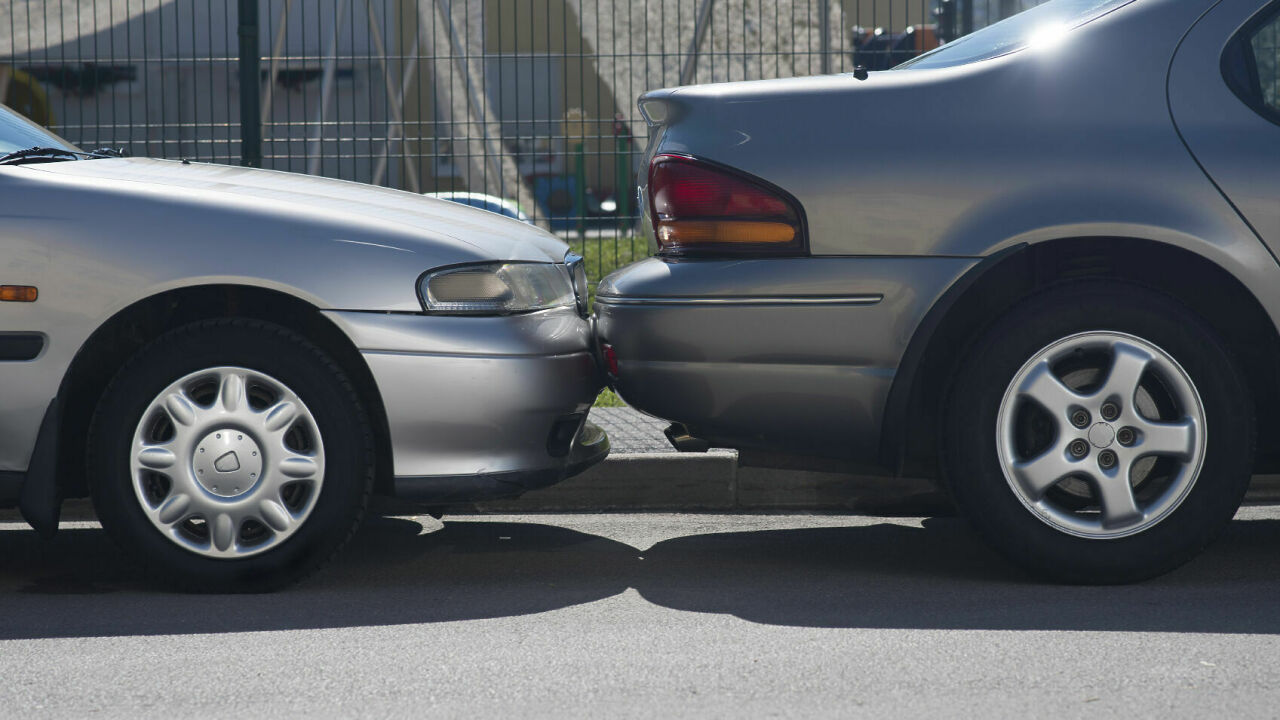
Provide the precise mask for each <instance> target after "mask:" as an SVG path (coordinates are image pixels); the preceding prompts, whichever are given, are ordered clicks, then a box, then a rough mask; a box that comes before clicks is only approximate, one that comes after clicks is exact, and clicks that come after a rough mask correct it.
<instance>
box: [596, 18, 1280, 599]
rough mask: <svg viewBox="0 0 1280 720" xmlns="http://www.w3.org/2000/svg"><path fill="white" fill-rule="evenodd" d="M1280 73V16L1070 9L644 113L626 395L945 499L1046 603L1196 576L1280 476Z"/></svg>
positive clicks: (608, 342)
mask: <svg viewBox="0 0 1280 720" xmlns="http://www.w3.org/2000/svg"><path fill="white" fill-rule="evenodd" d="M1278 48H1280V3H1277V2H1265V1H1264V0H1221V1H1220V2H1219V1H1216V0H1054V1H1052V2H1049V3H1046V4H1044V5H1041V6H1039V7H1036V8H1034V9H1032V10H1029V11H1027V12H1025V13H1023V14H1020V15H1017V16H1014V17H1012V18H1010V19H1008V20H1006V21H1004V22H1001V23H999V24H996V25H992V26H991V27H988V28H986V29H984V30H982V31H979V32H976V33H974V34H972V35H970V36H968V37H965V38H963V39H960V40H958V41H955V42H952V43H948V44H946V45H944V46H942V47H941V48H939V49H937V50H935V51H932V52H930V53H927V54H925V55H923V56H921V57H919V58H918V59H915V60H913V61H910V62H908V63H905V64H903V65H901V66H899V67H898V68H896V69H894V70H892V71H887V72H878V73H870V74H868V73H866V72H864V71H858V72H855V73H851V74H847V75H838V76H828V77H815V78H800V79H790V80H775V81H762V82H747V83H730V84H719V85H706V86H700V87H688V88H679V89H674V90H660V91H657V92H651V93H648V94H646V95H645V96H643V97H642V98H641V99H640V107H641V110H642V112H643V113H644V114H645V116H646V119H647V120H648V122H649V124H650V127H651V135H650V139H649V145H648V149H647V151H646V157H645V166H646V167H647V173H646V174H645V176H644V177H643V178H641V189H640V192H641V197H642V203H641V204H642V206H643V207H644V208H645V210H646V212H647V217H646V222H645V225H646V226H647V229H648V231H650V232H651V233H652V234H653V242H654V246H655V249H656V254H657V257H654V258H650V259H648V260H645V261H642V262H640V263H638V264H635V265H633V266H631V267H628V268H626V269H623V270H621V271H619V272H617V273H615V274H613V275H611V276H609V277H608V278H606V279H605V280H604V282H603V283H602V284H601V286H600V288H599V289H598V295H597V308H598V311H597V312H598V332H599V335H600V339H601V342H602V343H603V348H602V349H603V351H604V357H605V359H606V361H607V362H608V364H609V366H610V370H611V372H612V373H613V383H614V384H615V385H616V388H617V390H618V392H619V393H620V394H621V396H622V397H623V398H624V399H625V400H626V401H627V402H629V403H631V404H633V405H635V406H636V407H638V408H640V409H642V410H644V411H646V412H649V413H652V414H654V415H657V416H660V417H663V418H668V419H670V420H672V421H674V422H675V425H674V426H673V427H672V429H671V430H670V431H669V432H670V434H671V435H672V436H673V438H674V439H675V440H676V442H677V444H678V445H680V446H683V447H697V446H705V445H707V444H711V445H717V446H727V447H735V448H741V449H742V450H743V453H742V458H743V461H744V462H748V463H751V462H756V463H768V464H775V465H784V466H802V467H803V466H811V465H813V464H814V463H815V459H817V458H836V459H838V461H839V462H838V463H836V464H835V465H834V466H838V467H842V468H846V469H858V470H862V471H866V472H878V473H883V474H886V475H899V476H901V475H910V476H922V475H928V476H933V477H941V478H944V479H945V480H946V487H948V488H950V490H951V491H952V492H953V493H954V497H955V499H956V501H957V502H958V504H959V506H960V507H961V508H962V510H963V511H964V512H965V513H966V514H967V515H968V517H969V518H970V519H971V520H972V522H973V525H974V526H975V527H976V528H977V529H978V531H979V532H980V533H981V534H982V535H983V536H984V537H985V538H986V539H987V540H989V541H990V542H991V543H992V544H994V545H995V546H996V547H997V548H999V549H1000V550H1002V551H1003V552H1004V553H1005V554H1007V555H1008V556H1009V557H1010V558H1012V559H1013V560H1015V561H1017V562H1018V563H1020V564H1021V565H1023V566H1025V567H1026V568H1028V569H1030V570H1032V571H1034V572H1036V573H1039V574H1041V575H1044V576H1047V577H1049V578H1053V579H1057V580H1063V581H1071V582H1123V581H1132V580H1137V579H1142V578H1147V577H1151V576H1154V575H1156V574H1159V573H1162V572H1165V571H1167V570H1169V569H1171V568H1173V567H1175V566H1177V565H1178V564H1180V563H1182V562H1184V561H1186V560H1187V559H1188V558H1190V557H1191V556H1192V555H1193V554H1195V553H1196V552H1197V551H1199V550H1200V549H1201V548H1203V547H1204V546H1205V544H1206V543H1208V542H1209V541H1210V540H1212V539H1213V537H1214V536H1215V535H1216V534H1218V532H1219V531H1220V530H1221V529H1222V528H1223V526H1224V525H1225V523H1226V522H1227V521H1228V520H1229V519H1230V518H1231V517H1232V514H1233V513H1234V512H1235V510H1236V508H1237V507H1238V505H1239V503H1240V501H1241V498H1242V496H1243V494H1244V492H1245V489H1246V486H1247V485H1248V483H1249V480H1250V474H1251V473H1252V472H1254V471H1255V470H1256V471H1266V470H1274V469H1275V468H1276V467H1277V465H1276V463H1275V459H1276V457H1277V450H1280V433H1278V432H1277V431H1278V430H1280V388H1278V386H1277V372H1276V368H1277V367H1280V336H1278V335H1277V330H1276V328H1277V321H1280V266H1277V262H1276V256H1275V253H1276V252H1277V251H1280V126H1278V123H1280V49H1278ZM825 465H826V466H827V467H832V466H833V464H832V463H830V462H826V463H825Z"/></svg>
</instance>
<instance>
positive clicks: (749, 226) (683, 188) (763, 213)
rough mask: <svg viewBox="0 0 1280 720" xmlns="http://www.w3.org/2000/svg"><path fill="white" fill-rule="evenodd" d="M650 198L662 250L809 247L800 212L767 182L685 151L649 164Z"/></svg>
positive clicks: (752, 250)
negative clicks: (702, 159) (682, 153)
mask: <svg viewBox="0 0 1280 720" xmlns="http://www.w3.org/2000/svg"><path fill="white" fill-rule="evenodd" d="M649 197H650V202H651V203H652V207H651V208H650V211H651V213H652V216H653V230H654V234H655V236H656V237H657V240H658V248H659V252H661V253H663V254H668V255H686V254H722V255H733V254H798V253H800V252H802V251H803V250H804V229H803V224H802V223H801V220H800V210H799V208H798V207H797V206H796V203H795V201H794V200H793V199H791V198H790V197H788V196H787V195H786V194H785V193H783V192H782V191H780V190H777V189H775V188H771V187H768V186H767V185H765V184H764V183H762V182H757V181H754V180H752V179H751V178H747V177H744V176H741V175H739V174H736V173H734V172H733V171H731V170H727V169H724V168H721V167H718V166H716V165H713V164H711V163H707V162H705V161H701V160H698V159H696V158H690V157H685V156H682V155H658V156H657V157H655V158H654V159H653V162H652V163H650V165H649Z"/></svg>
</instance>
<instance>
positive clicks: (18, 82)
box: [0, 65, 53, 127]
mask: <svg viewBox="0 0 1280 720" xmlns="http://www.w3.org/2000/svg"><path fill="white" fill-rule="evenodd" d="M0 101H3V102H4V104H5V105H8V106H9V107H11V108H13V109H14V110H16V111H18V112H19V113H21V114H22V115H25V116H26V117H27V118H28V119H30V120H31V121H33V122H35V123H38V124H40V125H43V126H45V127H48V126H50V125H52V124H53V108H51V107H50V106H49V96H48V95H47V94H45V91H44V88H42V87H40V83H39V82H37V81H36V79H35V78H33V77H31V76H30V75H28V74H27V73H25V72H23V71H21V70H19V69H17V68H15V67H13V66H11V65H0Z"/></svg>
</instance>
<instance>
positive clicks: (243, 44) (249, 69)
mask: <svg viewBox="0 0 1280 720" xmlns="http://www.w3.org/2000/svg"><path fill="white" fill-rule="evenodd" d="M239 23H240V31H239V34H240V164H241V165H244V166H246V167H262V101H261V100H260V99H259V97H260V90H259V87H258V85H259V82H260V81H259V73H258V60H259V55H258V0H240V14H239Z"/></svg>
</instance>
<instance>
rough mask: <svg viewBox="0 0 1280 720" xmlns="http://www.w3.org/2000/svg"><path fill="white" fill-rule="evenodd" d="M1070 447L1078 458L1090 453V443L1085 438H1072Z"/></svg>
mask: <svg viewBox="0 0 1280 720" xmlns="http://www.w3.org/2000/svg"><path fill="white" fill-rule="evenodd" d="M1068 449H1069V450H1070V451H1071V454H1072V455H1074V456H1076V457H1078V458H1080V457H1084V456H1085V455H1088V454H1089V443H1087V442H1085V441H1084V440H1078V439H1077V440H1072V441H1071V445H1070V446H1069V447H1068Z"/></svg>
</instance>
